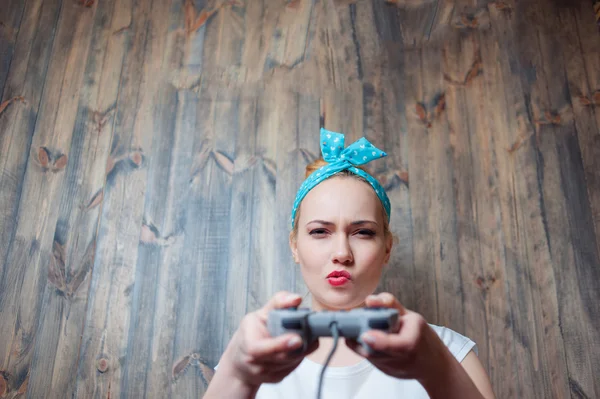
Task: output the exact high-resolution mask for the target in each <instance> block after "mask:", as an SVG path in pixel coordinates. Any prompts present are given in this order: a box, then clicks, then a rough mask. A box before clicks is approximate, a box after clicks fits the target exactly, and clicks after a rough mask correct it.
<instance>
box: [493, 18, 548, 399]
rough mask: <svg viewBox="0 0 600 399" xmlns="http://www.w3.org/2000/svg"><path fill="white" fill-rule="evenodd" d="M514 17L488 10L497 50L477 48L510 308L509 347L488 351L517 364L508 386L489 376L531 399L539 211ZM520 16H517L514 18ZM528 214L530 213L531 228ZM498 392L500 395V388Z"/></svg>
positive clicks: (502, 376)
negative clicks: (530, 241)
mask: <svg viewBox="0 0 600 399" xmlns="http://www.w3.org/2000/svg"><path fill="white" fill-rule="evenodd" d="M514 15H515V14H514V10H513V8H512V7H507V8H502V9H500V8H498V7H490V19H491V27H492V31H493V34H494V36H495V37H496V38H497V45H496V46H497V49H495V51H496V52H495V53H493V52H492V53H491V54H488V53H487V52H486V51H485V50H490V47H484V46H483V44H482V46H481V51H482V62H483V65H484V67H485V68H486V69H485V70H484V78H485V79H486V83H487V85H488V88H489V89H488V90H487V93H488V99H489V100H488V101H490V102H491V104H496V106H492V107H491V108H490V109H493V110H494V111H493V113H492V115H490V119H492V120H493V121H494V125H495V126H496V127H497V130H495V131H496V132H497V133H498V134H497V135H496V136H495V137H496V140H495V141H494V143H495V153H496V155H497V158H496V160H497V163H498V184H499V187H501V189H499V195H500V204H501V215H502V236H503V238H504V256H503V258H501V259H502V260H503V263H504V264H505V274H506V276H507V280H508V281H509V284H508V287H507V290H508V299H509V303H508V306H509V308H510V309H513V310H515V311H514V312H513V313H512V316H511V317H510V318H507V319H506V320H505V321H504V322H505V325H506V327H507V328H509V329H510V333H511V336H510V337H508V338H505V339H504V340H503V341H502V342H506V340H508V341H509V342H512V345H507V344H505V346H501V345H500V346H499V347H497V348H496V347H490V354H491V353H495V352H498V354H497V357H498V358H500V357H504V356H505V355H506V352H507V351H510V350H512V351H513V353H514V359H515V360H514V361H515V362H516V364H514V365H513V364H510V363H506V364H503V365H502V368H508V369H513V370H514V371H513V373H512V378H511V379H510V382H508V383H507V381H506V375H507V374H502V373H500V372H498V373H495V372H494V367H495V366H494V363H492V362H490V372H491V373H492V381H493V383H494V387H498V386H499V385H501V386H502V384H504V387H505V388H504V389H506V390H507V391H508V396H517V397H536V396H539V395H541V393H539V392H537V391H539V385H540V384H541V383H540V382H539V381H540V379H539V374H538V373H536V372H534V370H535V369H536V367H539V366H537V364H538V363H536V360H535V356H536V354H537V353H536V349H537V348H536V347H535V345H536V333H535V325H533V324H532V323H531V320H533V319H534V302H533V300H532V297H533V294H532V291H534V290H539V286H538V285H537V284H536V283H535V282H534V280H533V273H532V271H531V270H530V268H529V264H530V260H529V258H528V255H527V247H526V246H525V244H524V237H525V236H527V237H534V238H535V237H543V233H542V235H540V234H539V233H538V232H539V225H540V218H539V215H540V213H539V211H533V210H534V209H536V205H537V206H539V202H537V204H536V201H537V200H538V198H539V197H537V196H536V195H535V194H533V193H535V192H537V178H536V165H535V160H534V158H533V157H532V156H531V154H529V153H527V154H524V153H523V152H524V151H523V150H522V149H520V147H521V146H522V145H524V146H526V145H527V143H528V140H527V139H528V137H530V134H531V131H532V129H531V126H530V125H529V124H528V123H527V118H528V117H527V112H528V111H527V104H526V99H525V97H524V95H523V88H522V85H521V81H520V78H519V76H518V75H517V74H514V73H513V71H514V70H515V69H517V70H518V68H520V64H519V60H518V49H517V40H518V39H519V35H518V34H517V33H516V29H515V28H516V26H515V19H514V18H513V16H514ZM519 18H522V17H521V16H520V15H519ZM493 48H494V47H493ZM490 64H491V65H496V66H497V70H496V69H492V68H491V67H489V65H490ZM503 151H504V152H503ZM530 193H531V194H530ZM523 208H525V209H523ZM527 208H530V209H532V210H528V209H527ZM524 215H525V216H524ZM530 215H534V219H533V228H532V227H531V226H532V221H531V220H530ZM527 230H529V231H527ZM531 230H533V231H531ZM535 247H536V249H537V250H538V252H540V251H542V250H543V251H545V252H540V253H541V255H542V256H543V259H548V255H547V244H546V243H545V241H542V242H541V244H537V243H536V244H535ZM544 248H546V249H544ZM516 310H518V312H517V311H516ZM491 356H492V355H490V359H491ZM532 381H534V382H533V383H532ZM497 389H499V393H501V392H502V391H503V390H504V389H503V388H497Z"/></svg>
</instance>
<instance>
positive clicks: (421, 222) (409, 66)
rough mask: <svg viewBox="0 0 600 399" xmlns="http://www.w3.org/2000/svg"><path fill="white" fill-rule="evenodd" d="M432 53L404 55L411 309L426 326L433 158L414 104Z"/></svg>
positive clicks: (432, 305) (433, 317) (434, 308)
mask: <svg viewBox="0 0 600 399" xmlns="http://www.w3.org/2000/svg"><path fill="white" fill-rule="evenodd" d="M432 51H434V50H425V49H418V50H412V49H411V50H409V49H407V50H406V52H405V56H404V57H405V66H406V68H405V74H406V75H405V79H406V80H405V82H406V85H405V90H406V94H405V107H406V108H405V109H406V111H405V112H406V120H407V127H408V140H407V141H408V146H409V147H410V148H411V151H410V154H409V156H408V171H409V173H410V176H411V178H410V180H411V181H412V182H413V184H411V187H410V203H411V215H412V226H413V229H412V231H413V245H414V247H413V256H414V269H415V274H414V279H415V285H414V297H415V300H414V308H413V310H414V311H415V312H418V313H420V314H421V315H423V316H424V317H425V319H426V320H429V321H430V322H434V321H436V322H437V319H438V302H437V296H436V288H435V278H434V270H433V268H432V267H433V265H434V251H436V249H433V248H432V244H431V242H430V234H431V233H432V227H431V224H432V223H434V219H433V218H432V217H430V212H429V211H430V209H431V207H432V206H433V200H434V198H433V195H432V194H431V192H430V189H431V188H430V186H429V184H430V183H429V182H430V180H431V174H432V172H431V164H432V161H433V155H432V154H431V152H430V145H429V132H428V127H427V125H426V124H425V123H423V121H422V120H421V117H422V113H421V112H420V111H419V110H420V107H418V104H419V103H421V102H422V101H423V100H422V99H423V98H425V97H426V95H429V92H428V90H426V88H425V83H424V80H425V79H426V76H425V73H424V72H423V65H424V60H425V59H426V54H425V53H426V52H432Z"/></svg>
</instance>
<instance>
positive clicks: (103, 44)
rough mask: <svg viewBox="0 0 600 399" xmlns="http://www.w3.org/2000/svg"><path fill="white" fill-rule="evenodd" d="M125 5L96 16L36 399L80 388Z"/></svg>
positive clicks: (37, 356)
mask: <svg viewBox="0 0 600 399" xmlns="http://www.w3.org/2000/svg"><path fill="white" fill-rule="evenodd" d="M126 5H127V3H124V2H114V1H108V2H103V3H100V4H99V5H98V8H97V9H96V12H95V15H94V23H93V25H92V26H93V31H92V41H91V44H90V51H89V53H88V54H89V58H88V59H87V61H86V64H87V65H86V70H85V73H84V76H83V80H82V82H83V83H82V85H81V91H80V96H79V105H78V110H77V116H76V121H75V127H74V132H73V141H72V143H71V148H70V151H69V154H68V158H69V160H70V163H69V166H68V168H67V169H66V175H65V189H64V190H63V192H62V195H61V200H60V207H59V209H60V212H59V216H58V221H57V227H56V232H55V235H54V243H53V253H52V258H51V259H50V264H49V266H48V268H49V269H48V282H49V284H47V285H46V288H45V292H44V299H43V301H42V309H41V315H42V317H41V319H40V324H39V326H38V332H37V336H38V338H37V340H38V343H37V345H36V348H35V352H34V357H33V360H32V368H31V379H30V382H29V392H30V394H31V395H32V396H33V397H38V396H44V395H50V396H61V395H66V396H72V395H73V392H74V389H75V380H74V379H73V378H72V377H73V375H76V373H77V360H78V353H79V343H80V337H81V334H82V328H83V324H84V319H85V307H86V303H87V297H88V288H89V282H90V278H89V276H90V275H91V270H92V266H93V263H94V253H95V245H96V233H97V227H98V219H99V214H100V209H101V207H102V199H103V196H104V182H105V173H104V172H105V166H106V160H107V159H108V156H109V153H110V142H111V138H112V123H111V122H112V120H113V119H112V116H113V114H114V106H115V102H116V99H117V88H118V76H119V74H120V70H121V66H122V61H123V52H124V41H125V39H124V36H123V35H114V32H115V31H117V30H119V29H120V28H122V24H123V23H124V21H123V20H124V19H126V18H127V11H130V10H127V8H126V7H125V6H126ZM117 14H120V16H119V15H117ZM100 21H104V23H101V22H100Z"/></svg>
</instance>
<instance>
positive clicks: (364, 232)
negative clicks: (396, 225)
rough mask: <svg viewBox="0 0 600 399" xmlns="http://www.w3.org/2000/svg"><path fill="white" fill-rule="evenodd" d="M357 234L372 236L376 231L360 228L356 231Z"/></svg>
mask: <svg viewBox="0 0 600 399" xmlns="http://www.w3.org/2000/svg"><path fill="white" fill-rule="evenodd" d="M358 234H360V235H363V236H368V237H373V236H374V235H375V234H376V233H375V232H374V231H373V230H366V229H362V230H359V231H358Z"/></svg>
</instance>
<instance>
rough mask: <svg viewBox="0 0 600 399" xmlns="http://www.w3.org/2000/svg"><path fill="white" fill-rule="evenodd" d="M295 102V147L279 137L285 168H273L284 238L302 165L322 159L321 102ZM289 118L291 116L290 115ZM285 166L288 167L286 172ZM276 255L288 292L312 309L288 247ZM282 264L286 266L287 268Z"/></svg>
mask: <svg viewBox="0 0 600 399" xmlns="http://www.w3.org/2000/svg"><path fill="white" fill-rule="evenodd" d="M296 101H297V107H298V109H297V110H296V111H295V113H296V118H297V119H296V127H295V128H294V129H292V131H293V133H294V134H295V136H294V139H293V142H295V144H293V145H292V144H290V143H289V142H288V141H287V140H286V137H287V135H280V136H279V144H278V150H277V158H278V159H279V158H280V157H282V156H283V155H284V154H286V153H285V152H284V149H283V148H284V147H287V146H290V148H289V149H288V150H287V151H288V152H287V155H288V157H289V164H288V165H289V166H288V165H284V167H283V168H281V169H280V168H279V165H278V169H277V172H278V175H277V176H278V181H277V202H278V205H277V208H278V209H279V210H280V211H281V212H282V213H283V215H281V216H280V217H279V219H280V220H284V221H285V228H283V227H281V231H283V232H285V233H282V234H285V237H286V238H288V237H289V235H287V233H289V231H290V230H291V219H290V217H291V214H292V207H293V206H294V200H295V199H296V194H297V192H298V189H299V188H300V185H301V184H302V182H303V181H304V179H305V174H306V166H307V165H308V164H310V163H311V162H313V161H315V160H316V159H318V158H320V157H322V154H321V145H320V129H321V120H320V119H321V118H320V114H321V104H322V101H321V99H319V98H317V97H315V96H314V95H310V94H298V99H297V100H296ZM290 112H292V111H290ZM292 115H294V113H293V112H292ZM280 124H282V125H284V124H286V122H285V119H282V120H280ZM282 127H283V126H282ZM292 149H294V150H295V152H294V153H289V151H292ZM278 162H279V161H278ZM286 166H288V168H287V169H286ZM288 242H289V240H288ZM276 253H282V254H281V255H279V257H278V259H281V258H283V261H282V262H278V265H277V266H276V267H277V268H281V266H280V265H284V266H283V268H284V269H285V272H289V273H290V274H291V275H292V276H291V278H292V282H293V283H292V285H291V287H290V286H288V287H289V288H288V289H289V290H291V291H292V292H295V293H297V294H300V295H302V296H303V298H304V299H303V301H302V306H306V307H310V306H312V298H311V296H310V293H309V291H308V288H307V287H306V284H305V283H304V279H303V277H302V273H301V270H300V265H297V264H295V263H293V257H292V254H291V250H290V248H289V245H288V246H287V247H284V248H281V249H278V250H277V252H276ZM285 265H290V267H289V269H288V268H287V267H286V266H285ZM290 269H291V270H290ZM274 274H275V276H277V273H276V272H274ZM274 281H275V282H280V283H282V284H283V280H282V278H281V277H279V278H276V277H274Z"/></svg>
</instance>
